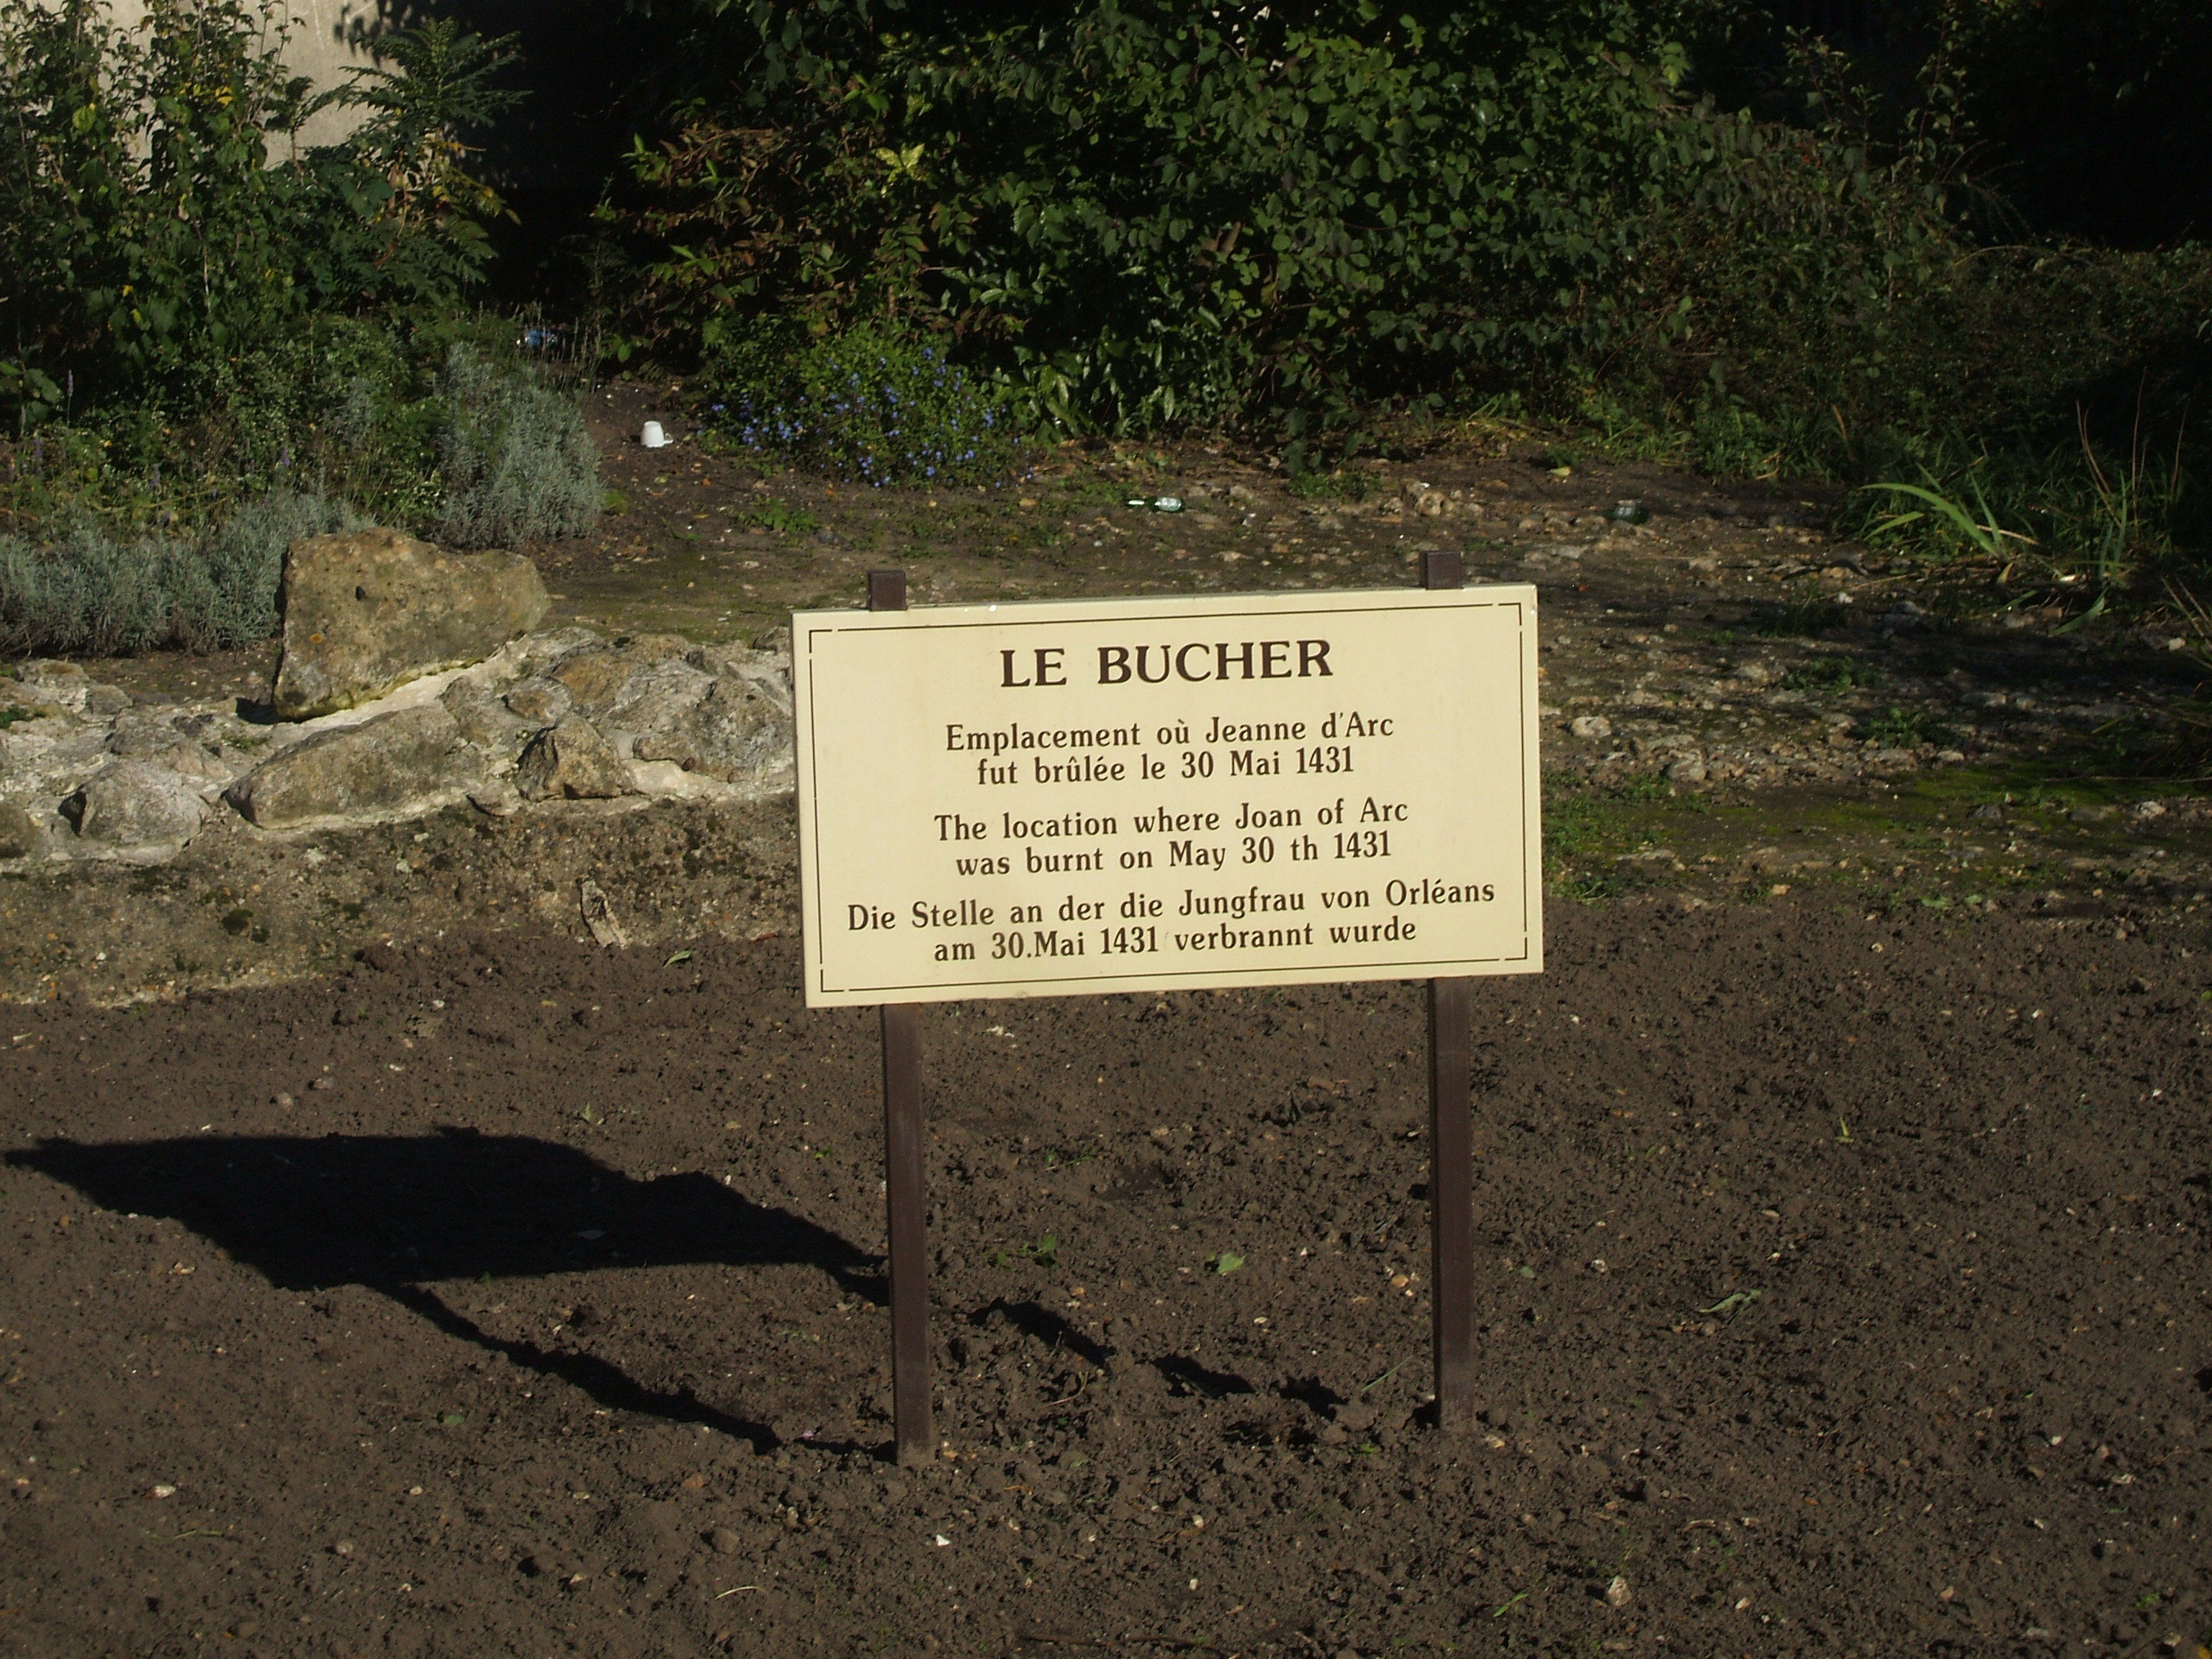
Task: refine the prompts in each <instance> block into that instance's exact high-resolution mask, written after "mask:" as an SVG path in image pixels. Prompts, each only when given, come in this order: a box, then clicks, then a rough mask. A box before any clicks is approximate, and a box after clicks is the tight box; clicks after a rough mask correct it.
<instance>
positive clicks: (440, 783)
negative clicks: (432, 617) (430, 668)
mask: <svg viewBox="0 0 2212 1659" xmlns="http://www.w3.org/2000/svg"><path fill="white" fill-rule="evenodd" d="M483 778H484V767H483V759H482V757H480V756H478V755H477V753H476V751H475V750H472V749H471V748H469V747H468V746H467V745H465V744H464V743H463V742H462V740H461V730H460V726H459V723H458V722H457V721H456V720H454V719H453V714H451V713H450V712H449V711H448V710H447V708H446V707H445V705H444V704H442V703H438V702H431V703H426V704H423V705H422V706H421V707H419V708H402V709H398V710H396V711H394V712H393V713H392V714H380V715H377V716H376V717H375V718H374V719H372V720H363V721H362V722H361V723H360V724H359V725H356V726H338V727H336V728H334V729H332V730H330V731H325V732H317V733H316V734H315V735H314V736H313V737H310V738H303V739H302V740H301V741H300V742H298V743H296V744H293V745H292V746H291V747H290V748H289V749H285V750H281V751H279V752H278V753H277V754H276V755H274V756H272V757H270V758H269V759H268V760H265V761H264V762H263V763H261V764H260V765H258V766H257V767H255V768H254V769H253V770H252V771H251V772H249V773H247V774H246V776H244V777H243V778H240V780H239V781H237V782H236V783H234V784H233V785H232V786H231V788H230V792H229V796H228V799H229V800H230V804H231V805H233V806H234V807H236V808H237V809H238V811H239V814H240V816H241V817H244V818H245V819H246V821H247V822H248V823H256V824H258V825H260V826H261V827H262V828H263V829H294V828H297V827H300V826H301V825H305V824H313V823H329V822H354V823H358V822H361V821H363V820H366V819H371V818H404V817H417V816H419V815H420V814H422V813H424V812H429V811H436V810H437V809H438V808H439V807H441V806H450V805H454V804H456V803H457V802H459V801H460V800H462V799H465V798H466V797H467V795H468V793H469V792H470V790H471V788H472V787H479V786H480V785H481V784H482V783H483Z"/></svg>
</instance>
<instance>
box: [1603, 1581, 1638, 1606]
mask: <svg viewBox="0 0 2212 1659" xmlns="http://www.w3.org/2000/svg"><path fill="white" fill-rule="evenodd" d="M1635 1599H1636V1595H1635V1592H1633V1591H1632V1590H1631V1589H1629V1588H1628V1580H1627V1579H1626V1578H1624V1577H1621V1576H1620V1574H1619V1573H1615V1574H1614V1575H1613V1582H1612V1583H1610V1584H1607V1586H1606V1587H1605V1604H1606V1606H1607V1607H1626V1606H1627V1605H1628V1604H1629V1603H1630V1602H1631V1601H1634V1600H1635Z"/></svg>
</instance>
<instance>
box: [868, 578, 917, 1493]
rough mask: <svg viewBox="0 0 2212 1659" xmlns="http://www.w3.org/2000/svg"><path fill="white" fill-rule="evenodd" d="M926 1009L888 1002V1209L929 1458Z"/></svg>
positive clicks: (900, 1376)
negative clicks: (924, 1088) (924, 1174)
mask: <svg viewBox="0 0 2212 1659" xmlns="http://www.w3.org/2000/svg"><path fill="white" fill-rule="evenodd" d="M868 609H869V610H871V611H903V610H905V609H906V572H905V571H903V570H871V571H870V572H869V573H868ZM920 1012H921V1010H920V1009H919V1008H917V1007H916V1006H915V1005H914V1004H913V1003H911V1002H886V1003H884V1005H883V1011H882V1018H883V1031H884V1221H885V1231H886V1233H887V1234H888V1235H889V1238H890V1301H891V1424H892V1441H893V1443H894V1445H895V1446H896V1449H897V1452H898V1461H899V1462H902V1463H903V1464H906V1465H908V1467H913V1466H915V1465H917V1464H921V1463H927V1462H928V1461H929V1458H930V1454H931V1451H932V1447H931V1445H930V1441H931V1439H932V1435H931V1432H930V1422H929V1266H928V1260H927V1255H928V1250H927V1239H926V1237H925V1236H924V1232H923V1225H922V1216H923V1211H924V1206H925V1205H926V1203H927V1199H926V1197H925V1195H924V1189H923V1181H922V1152H923V1145H922V1143H923V1130H922V1117H921V1024H920V1022H919V1019H918V1018H917V1017H918V1015H919V1014H920Z"/></svg>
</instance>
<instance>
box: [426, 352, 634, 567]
mask: <svg viewBox="0 0 2212 1659" xmlns="http://www.w3.org/2000/svg"><path fill="white" fill-rule="evenodd" d="M438 397H439V400H440V401H441V403H443V404H445V408H446V425H445V428H444V429H443V431H442V432H441V434H440V435H439V439H438V470H439V475H440V482H441V484H442V486H443V489H444V500H443V501H442V503H441V506H440V508H439V513H438V522H437V526H436V533H437V536H438V538H439V539H440V540H441V541H444V542H447V543H450V544H453V545H454V546H456V547H507V546H511V545H513V544H514V543H516V542H521V541H532V540H537V539H539V538H546V537H553V536H581V535H583V534H585V533H586V532H588V531H590V530H591V528H592V526H593V525H595V524H597V523H598V522H599V507H600V504H601V501H603V499H604V497H603V495H602V494H601V491H600V489H599V452H598V450H596V449H595V448H593V447H592V441H591V438H590V437H589V435H586V432H585V431H584V419H583V416H582V415H581V414H580V413H579V412H578V410H577V408H576V405H575V404H574V403H573V402H571V401H570V400H569V399H568V398H564V397H562V395H561V394H560V393H559V392H555V391H553V390H552V389H551V388H550V387H548V386H545V385H544V384H543V383H542V382H541V381H539V380H537V379H536V378H535V377H534V376H532V375H530V374H524V373H520V372H517V371H513V370H506V369H501V368H495V367H494V366H493V365H491V364H489V363H488V362H485V361H484V360H483V357H481V356H478V355H477V352H475V351H474V350H473V349H471V348H470V347H468V346H467V345H465V344H457V345H455V346H454V347H453V349H452V350H451V351H450V352H449V353H448V354H447V357H446V366H445V368H444V369H443V370H442V371H441V373H440V374H439V376H438Z"/></svg>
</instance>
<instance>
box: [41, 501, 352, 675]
mask: <svg viewBox="0 0 2212 1659" xmlns="http://www.w3.org/2000/svg"><path fill="white" fill-rule="evenodd" d="M360 523H361V520H360V519H359V518H358V517H357V516H356V514H355V513H353V512H352V511H351V509H349V507H346V506H345V505H344V503H343V502H340V501H327V500H325V499H324V498H323V497H322V496H319V495H303V494H301V493H299V492H298V491H295V490H281V491H278V492H276V493H275V494H273V495H267V496H264V497H263V498H262V499H261V500H259V501H254V502H252V503H250V504H249V505H247V506H246V507H244V508H243V509H241V510H240V512H239V513H237V514H236V515H235V516H234V517H233V518H232V519H230V520H228V521H227V522H225V523H224V524H222V525H221V526H218V527H216V529H215V530H213V531H211V532H209V533H208V534H207V535H206V536H204V537H203V538H201V539H200V540H198V541H197V542H187V541H177V540H169V539H166V538H159V537H143V536H142V537H137V538H122V537H117V536H112V535H110V534H108V533H107V532H105V531H102V530H99V529H96V528H94V527H92V526H77V527H76V529H74V530H71V531H70V532H69V533H68V534H67V535H66V536H64V538H62V539H60V540H59V541H57V542H54V543H52V544H46V545H40V544H34V543H33V542H30V541H27V540H26V539H24V538H21V537H20V536H4V537H0V651H4V652H6V653H9V654H11V655H27V654H34V653H45V654H52V655H71V656H95V657H110V656H125V655H128V654H130V653H133V652H139V651H151V650H155V649H158V648H160V647H164V646H176V647H182V648H184V649H185V650H188V651H216V650H224V649H229V648H233V647H238V646H242V645H251V644H252V643H253V642H254V641H258V640H264V639H266V638H268V637H269V635H271V634H273V633H275V632H276V582H277V578H278V576H279V575H280V574H282V572H283V562H284V550H285V549H286V548H287V547H289V546H290V545H291V544H292V543H293V541H295V539H296V538H299V537H301V536H310V535H314V534H316V533H318V532H323V531H331V530H349V529H354V528H356V527H358V526H359V525H360Z"/></svg>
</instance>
